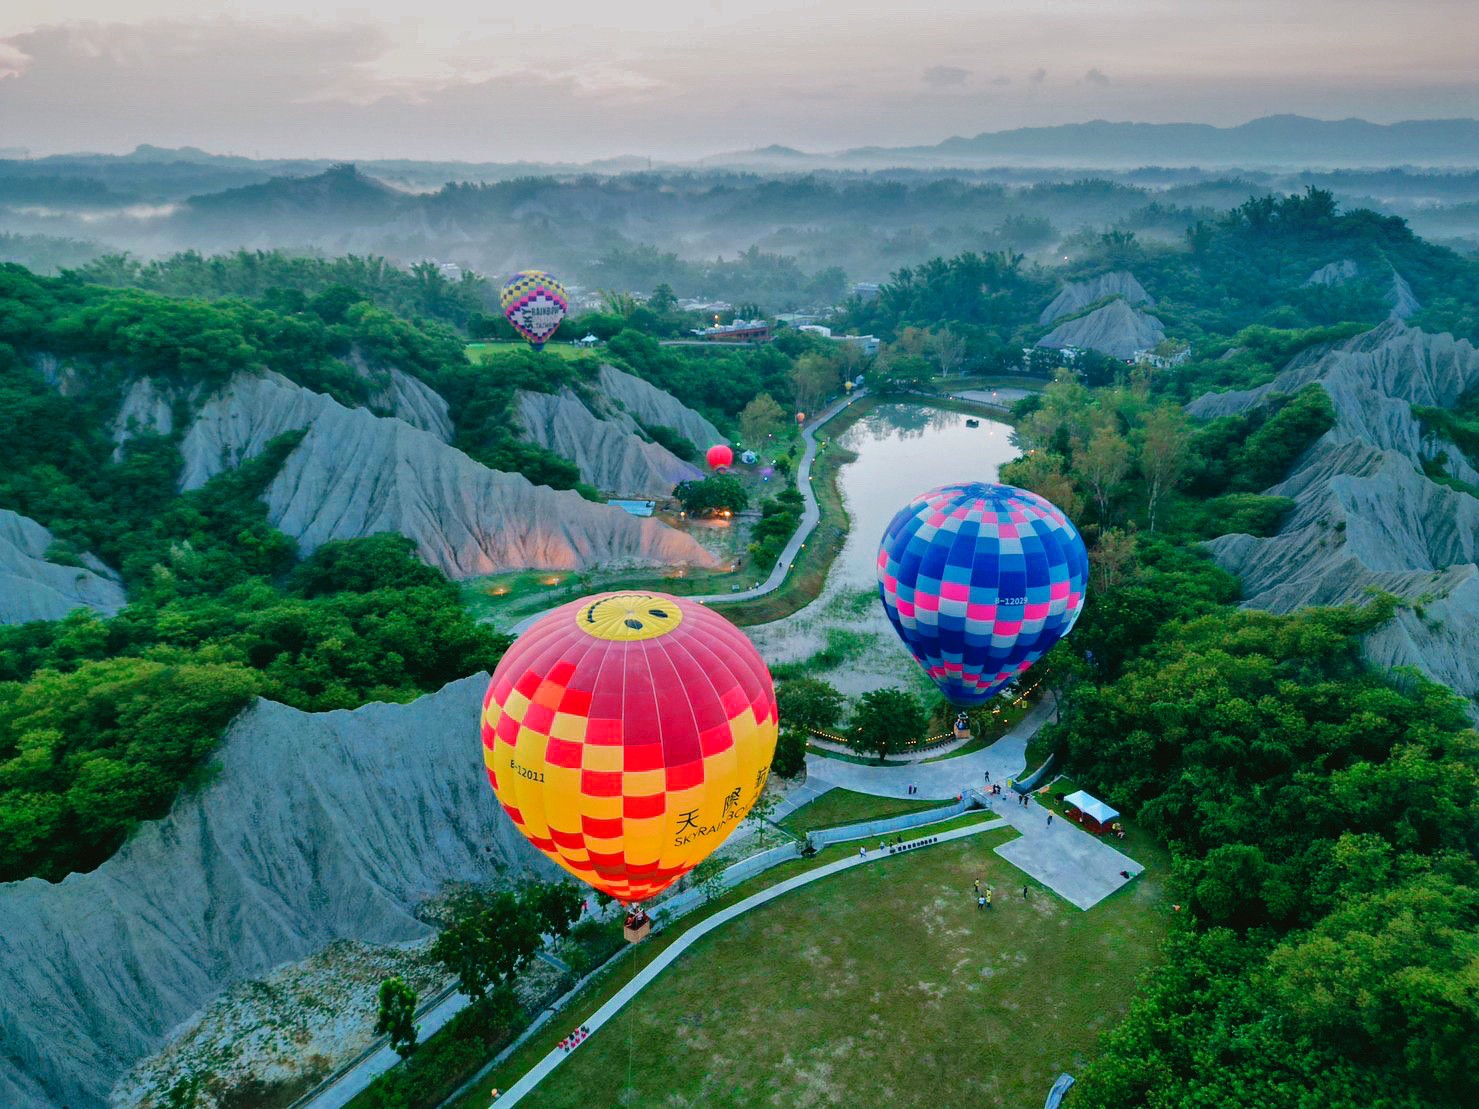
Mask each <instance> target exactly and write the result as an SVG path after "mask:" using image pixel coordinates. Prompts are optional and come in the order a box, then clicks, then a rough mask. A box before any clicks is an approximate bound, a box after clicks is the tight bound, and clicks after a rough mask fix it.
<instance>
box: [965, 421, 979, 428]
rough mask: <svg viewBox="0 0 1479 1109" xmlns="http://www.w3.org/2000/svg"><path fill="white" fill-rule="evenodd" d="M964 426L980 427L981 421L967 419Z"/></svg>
mask: <svg viewBox="0 0 1479 1109" xmlns="http://www.w3.org/2000/svg"><path fill="white" fill-rule="evenodd" d="M965 426H966V427H980V426H981V421H980V420H967V421H966V422H965Z"/></svg>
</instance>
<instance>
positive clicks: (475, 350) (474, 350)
mask: <svg viewBox="0 0 1479 1109" xmlns="http://www.w3.org/2000/svg"><path fill="white" fill-rule="evenodd" d="M529 349H531V348H530V347H529V344H528V343H526V342H524V341H523V340H522V339H519V340H517V341H501V342H491V343H468V344H467V348H466V350H467V358H468V361H469V362H472V363H473V364H474V365H478V366H481V365H483V364H484V363H485V362H489V361H491V360H493V359H496V358H497V357H498V356H499V354H502V353H505V352H507V351H513V350H529ZM540 353H541V354H547V355H550V356H551V357H553V358H563V359H565V360H566V361H569V360H571V359H574V358H582V357H585V356H587V355H589V354H590V353H591V352H590V351H588V350H586V349H585V348H584V347H577V346H575V345H574V344H573V343H569V342H561V341H560V340H558V339H551V340H550V342H549V344H548V345H547V346H546V347H545V348H544V350H542V351H540Z"/></svg>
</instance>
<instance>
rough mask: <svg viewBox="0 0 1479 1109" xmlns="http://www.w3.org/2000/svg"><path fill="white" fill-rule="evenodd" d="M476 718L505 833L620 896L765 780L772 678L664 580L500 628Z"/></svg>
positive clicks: (637, 888)
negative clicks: (504, 633)
mask: <svg viewBox="0 0 1479 1109" xmlns="http://www.w3.org/2000/svg"><path fill="white" fill-rule="evenodd" d="M482 730H483V761H484V763H485V765H486V766H487V769H488V780H489V781H490V782H492V784H493V792H494V793H495V794H496V795H497V797H498V800H499V802H500V803H501V804H502V805H503V807H504V810H505V811H506V812H507V813H508V815H509V817H510V818H511V819H512V820H513V822H514V825H515V826H516V827H517V828H518V829H519V831H521V832H523V833H524V835H525V836H527V837H528V839H529V841H530V842H531V843H533V844H534V846H535V847H537V848H539V849H540V850H541V851H543V852H544V853H545V854H546V855H548V856H549V857H550V858H551V859H553V860H554V861H555V862H557V863H559V864H560V865H561V866H562V867H564V868H565V869H566V870H568V871H569V872H570V873H571V874H574V875H575V876H576V877H577V878H580V879H581V880H583V881H585V882H587V883H589V884H590V885H592V886H594V887H595V888H596V889H598V890H600V891H602V892H603V893H607V894H609V895H610V896H612V897H614V898H616V899H617V900H618V901H621V902H623V903H624V904H633V903H636V902H640V901H643V900H645V899H647V898H649V897H651V896H653V895H654V894H656V893H659V892H661V891H662V890H664V889H666V888H667V887H668V886H670V885H672V883H673V882H675V881H677V880H678V879H679V878H681V877H682V876H683V875H684V874H686V873H688V871H690V870H692V869H693V868H694V867H695V866H697V865H698V864H699V863H700V862H701V861H703V859H704V858H705V857H706V856H707V855H708V854H709V853H710V852H711V851H713V850H714V849H715V848H716V847H718V846H719V844H721V843H722V842H724V839H725V837H726V836H728V834H729V833H730V832H731V831H732V830H733V829H734V828H735V827H736V826H738V824H739V822H740V821H741V820H743V819H744V817H745V815H746V814H747V813H748V812H749V811H750V807H751V806H752V805H753V804H754V803H755V801H756V799H758V798H759V796H760V794H761V792H762V791H763V790H764V789H765V780H766V776H767V775H768V774H769V773H770V760H771V758H772V756H773V755H774V754H775V741H776V705H775V689H774V687H773V685H772V684H771V680H770V672H769V671H768V670H767V669H766V667H765V662H764V660H762V659H761V657H760V654H759V652H758V651H756V650H755V648H754V646H753V645H752V644H751V643H750V641H749V639H748V638H746V637H745V635H744V633H743V632H741V631H740V630H739V629H738V628H736V627H735V626H734V625H733V624H731V623H730V622H729V621H728V620H725V619H724V618H723V617H722V616H719V615H717V614H716V613H713V612H711V611H709V610H708V609H707V608H704V607H703V606H702V605H700V604H697V603H694V602H691V601H683V600H679V599H678V598H676V597H670V596H668V595H666V594H663V593H647V592H620V593H602V594H599V595H597V596H593V597H586V598H584V599H583V600H579V601H572V602H571V603H570V604H567V605H563V606H561V607H560V608H557V609H555V610H554V611H553V612H550V613H548V614H547V615H545V616H544V617H542V618H541V619H540V620H539V621H538V622H536V623H535V624H534V625H533V626H532V627H530V628H529V630H528V631H526V632H524V634H523V635H521V636H519V638H518V639H517V640H515V641H514V644H513V646H512V647H510V648H509V650H508V652H507V653H506V654H505V655H504V656H503V660H502V661H501V662H500V663H499V664H498V669H497V670H496V671H494V673H493V680H492V682H491V683H490V684H489V686H488V693H487V696H486V697H485V698H484V699H483V727H482Z"/></svg>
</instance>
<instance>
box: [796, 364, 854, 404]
mask: <svg viewBox="0 0 1479 1109" xmlns="http://www.w3.org/2000/svg"><path fill="white" fill-rule="evenodd" d="M841 386H842V380H841V377H840V376H839V374H838V370H837V366H836V365H835V364H834V363H832V362H831V361H830V360H829V359H826V358H823V357H822V356H821V355H819V354H803V355H802V356H801V357H800V358H798V359H797V360H796V365H795V366H794V367H793V368H792V370H791V389H792V392H791V395H792V397H793V398H794V399H795V401H796V410H797V411H798V412H805V413H807V414H811V413H814V412H816V411H817V410H818V409H819V408H820V407H821V404H822V402H823V401H825V400H826V399H827V398H828V397H829V396H831V395H832V394H833V393H835V392H836V391H837V390H838V389H839V388H841Z"/></svg>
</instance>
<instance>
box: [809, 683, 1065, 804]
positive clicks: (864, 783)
mask: <svg viewBox="0 0 1479 1109" xmlns="http://www.w3.org/2000/svg"><path fill="white" fill-rule="evenodd" d="M1053 712H1054V707H1053V703H1052V700H1051V698H1044V699H1043V700H1041V701H1039V702H1038V703H1037V704H1036V705H1034V706H1033V708H1032V711H1031V712H1029V713H1028V714H1027V715H1026V716H1024V717H1023V718H1022V719H1021V720H1019V721H1018V722H1017V726H1016V727H1015V728H1013V729H1012V730H1011V731H1009V732H1008V733H1007V734H1006V735H1004V736H1002V737H1001V738H1000V739H998V740H997V741H996V742H995V743H993V744H992V745H991V746H990V747H984V748H982V749H981V750H979V751H972V752H971V753H970V754H969V755H957V756H956V757H955V758H953V759H945V760H943V761H941V762H925V763H886V764H885V765H883V766H864V765H862V764H861V763H855V762H843V761H842V760H841V759H829V758H827V757H825V756H824V755H807V756H806V780H807V784H808V785H810V784H812V783H816V784H818V785H820V784H822V783H826V784H827V785H828V786H836V787H838V788H841V789H850V790H853V791H854V792H856V793H871V794H873V795H874V796H875V797H919V798H923V799H933V800H941V801H943V800H953V799H954V798H955V797H956V796H958V795H959V794H960V792H961V791H962V790H964V789H967V788H975V789H980V788H981V787H982V786H983V785H985V784H986V774H987V773H988V772H989V773H990V774H991V781H993V782H1002V783H1005V782H1006V780H1007V779H1008V778H1014V777H1017V776H1018V775H1020V774H1021V773H1022V771H1023V770H1025V769H1026V768H1027V742H1028V740H1030V739H1031V738H1032V737H1033V736H1034V735H1036V734H1037V730H1038V729H1039V728H1040V727H1042V726H1043V725H1044V724H1046V723H1047V722H1048V721H1049V720H1050V719H1051V718H1052V715H1053ZM911 785H914V786H917V787H918V789H917V790H916V791H915V793H913V794H911V793H910V792H909V787H910V786H911Z"/></svg>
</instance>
